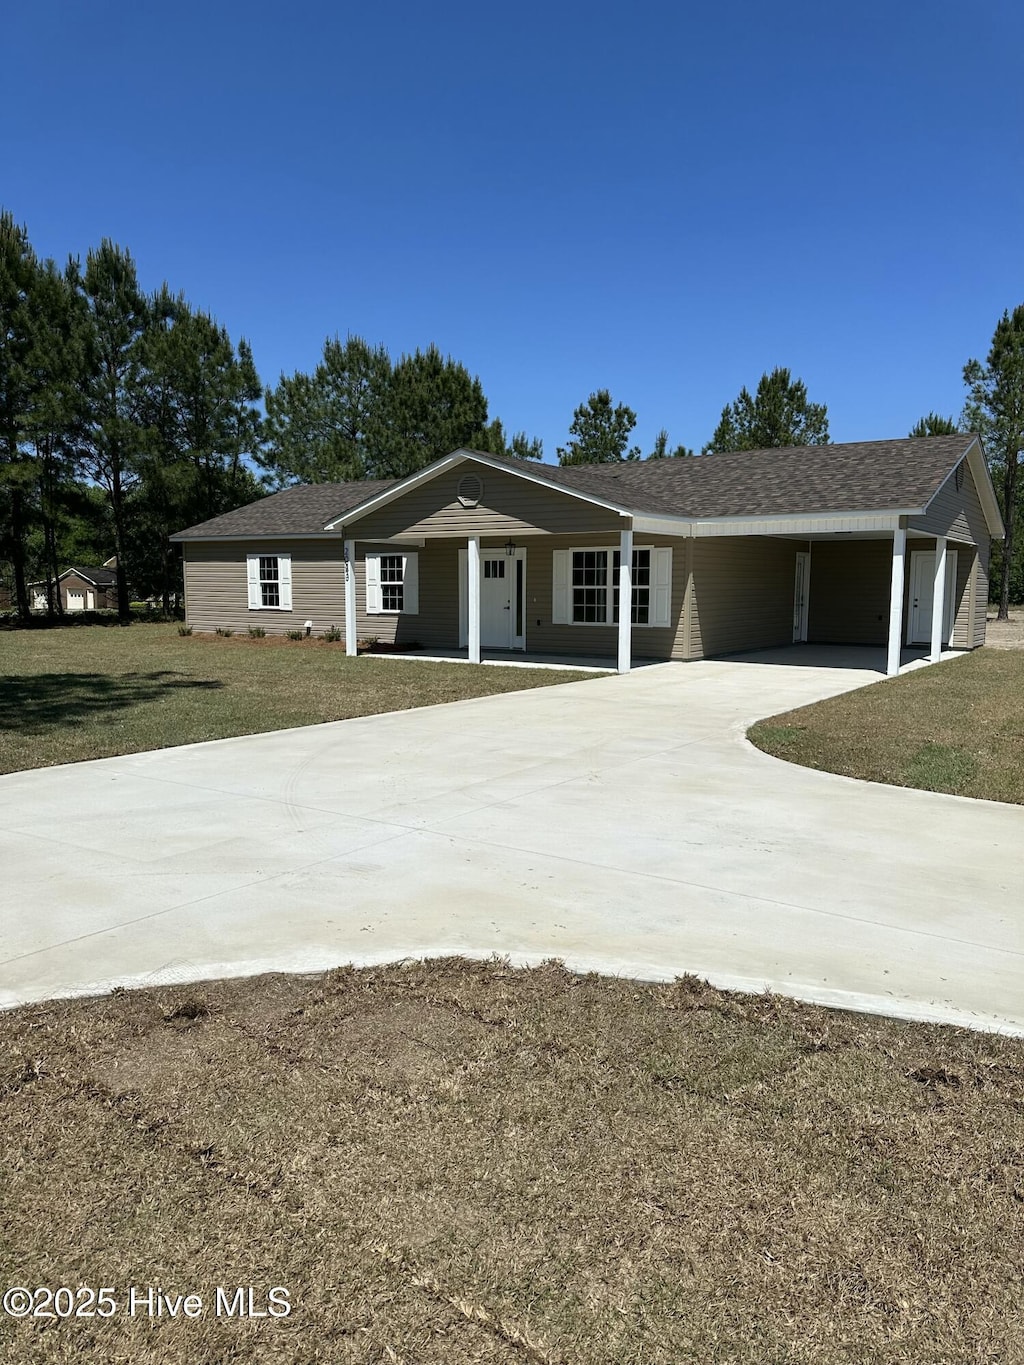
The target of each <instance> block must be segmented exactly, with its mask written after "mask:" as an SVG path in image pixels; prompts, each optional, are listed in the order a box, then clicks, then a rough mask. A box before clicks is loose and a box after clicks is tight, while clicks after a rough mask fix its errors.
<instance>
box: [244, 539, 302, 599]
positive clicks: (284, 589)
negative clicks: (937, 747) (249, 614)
mask: <svg viewBox="0 0 1024 1365" xmlns="http://www.w3.org/2000/svg"><path fill="white" fill-rule="evenodd" d="M246 561H247V565H248V576H249V610H250V611H291V609H292V557H291V555H282V554H260V553H259V552H255V553H253V554H250V555H247V556H246Z"/></svg>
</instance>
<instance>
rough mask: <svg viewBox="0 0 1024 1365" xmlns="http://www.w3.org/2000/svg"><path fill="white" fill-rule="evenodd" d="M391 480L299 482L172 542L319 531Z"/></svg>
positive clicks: (198, 527) (199, 527)
mask: <svg viewBox="0 0 1024 1365" xmlns="http://www.w3.org/2000/svg"><path fill="white" fill-rule="evenodd" d="M393 482H394V480H393V479H363V480H360V481H359V482H355V483H300V484H296V485H295V486H294V487H293V488H285V489H282V491H281V492H280V493H272V494H271V495H270V497H269V498H261V499H260V500H259V502H250V503H249V504H248V505H247V506H245V507H236V508H235V510H234V511H233V512H225V513H224V515H223V516H220V517H213V518H211V520H210V521H201V522H200V523H199V524H198V525H197V526H189V527H188V528H187V529H186V530H184V531H179V532H178V533H177V534H176V535H173V536H171V539H172V540H192V539H200V538H201V539H206V538H207V537H209V538H210V539H211V540H216V539H217V538H218V537H222V536H290V535H292V536H294V535H298V536H303V535H315V534H316V532H317V531H322V530H323V529H324V527H325V526H326V525H327V523H328V522H329V521H332V520H333V519H334V518H335V517H339V516H341V514H342V512H347V511H348V510H349V508H350V507H355V506H356V504H357V503H360V502H365V501H366V499H367V498H372V497H373V496H374V495H375V494H376V493H380V492H383V490H384V489H385V488H390V487H391V485H392V483H393Z"/></svg>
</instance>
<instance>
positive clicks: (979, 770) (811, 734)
mask: <svg viewBox="0 0 1024 1365" xmlns="http://www.w3.org/2000/svg"><path fill="white" fill-rule="evenodd" d="M748 736H749V738H750V740H751V742H752V743H753V744H756V745H757V747H758V748H759V749H764V750H765V751H766V752H767V753H770V754H774V755H775V756H776V757H777V758H785V759H788V760H789V761H790V762H791V763H801V764H803V765H804V767H807V768H820V769H822V770H824V771H825V772H832V773H843V774H844V775H845V776H847V777H859V778H864V779H866V780H867V781H869V782H889V783H891V784H893V785H894V786H897V787H921V788H923V789H924V790H926V791H939V792H951V793H952V794H953V795H955V796H974V797H982V798H984V799H986V800H989V801H1010V802H1014V803H1016V804H1018V805H1020V804H1024V650H1017V649H1011V648H1004V649H1000V650H995V649H979V650H975V652H974V653H972V654H967V655H964V656H963V657H962V658H959V659H950V660H949V661H947V662H946V663H942V664H935V665H934V666H933V667H929V668H922V669H918V670H916V671H915V672H913V673H905V674H904V675H903V676H902V677H899V678H890V679H887V680H886V681H885V682H880V683H875V684H872V686H870V687H862V688H860V689H859V690H857V691H856V692H846V693H844V694H843V695H842V696H839V697H830V698H829V699H828V700H826V701H821V702H815V703H814V704H813V705H811V706H802V707H799V708H798V709H797V710H795V711H787V712H785V713H784V714H782V715H779V716H772V717H771V719H769V720H763V721H759V722H758V724H757V725H754V726H752V727H751V728H750V730H749V731H748Z"/></svg>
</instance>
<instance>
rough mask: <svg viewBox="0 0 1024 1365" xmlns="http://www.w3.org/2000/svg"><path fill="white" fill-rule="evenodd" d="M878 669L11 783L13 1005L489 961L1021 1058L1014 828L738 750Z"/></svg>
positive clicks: (241, 748)
mask: <svg viewBox="0 0 1024 1365" xmlns="http://www.w3.org/2000/svg"><path fill="white" fill-rule="evenodd" d="M858 657H859V659H860V662H862V663H865V664H867V665H868V666H867V667H861V668H858V667H856V663H857V662H858ZM824 659H834V660H835V662H837V663H838V662H842V663H843V665H844V666H843V667H838V668H830V667H823V666H821V661H822V660H824ZM874 662H875V659H874V656H873V655H872V653H871V652H870V651H865V652H864V653H863V654H861V655H860V656H857V655H856V654H853V655H851V654H850V652H849V651H846V652H844V655H839V654H835V655H829V654H828V653H827V652H819V653H818V654H817V656H816V655H815V653H814V652H813V650H808V649H805V650H802V651H801V650H794V651H791V652H781V653H779V652H776V653H774V654H768V655H763V656H760V657H759V656H757V655H749V656H747V657H746V658H745V659H742V660H741V659H735V660H729V661H722V662H702V663H694V664H661V665H657V666H655V667H650V668H644V669H640V670H638V671H636V672H634V673H632V674H630V675H628V676H624V677H618V676H614V675H612V676H608V677H602V678H597V679H593V680H590V681H586V682H581V683H572V684H565V685H562V686H553V687H546V688H541V689H539V690H537V691H529V692H519V693H510V694H506V695H503V696H496V697H486V698H480V699H477V700H473V701H464V702H458V703H455V704H453V705H449V706H438V707H431V708H429V709H425V710H419V711H407V712H401V713H397V714H391V715H382V716H370V717H366V718H362V719H357V720H348V721H340V722H337V723H334V724H329V725H318V726H312V727H309V728H307V729H298V730H287V731H278V732H275V733H273V734H266V735H254V736H251V737H246V738H241V739H231V740H222V741H217V742H214V743H209V744H199V745H190V746H188V747H184V748H178V749H166V750H162V751H159V752H155V753H147V754H137V755H133V756H131V757H127V758H111V759H103V760H99V761H96V762H90V763H81V764H76V765H71V766H68V767H63V768H51V769H45V770H41V771H36V772H25V773H15V774H13V775H10V776H7V777H2V778H0V828H2V831H3V833H2V835H0V846H2V860H0V866H2V868H3V879H4V887H3V897H4V902H5V909H4V912H3V924H2V927H3V935H2V941H0V959H2V960H0V1003H2V1004H4V1005H12V1004H15V1003H18V1002H21V1001H27V1000H36V999H43V998H47V997H49V996H56V995H70V994H75V993H80V992H94V991H100V990H108V989H110V988H111V987H112V986H113V985H116V984H126V985H147V984H150V985H151V984H157V983H165V984H169V983H172V982H180V981H185V980H193V979H201V978H204V977H212V976H222V975H238V974H246V973H255V972H264V971H271V970H286V971H307V970H319V969H322V968H325V967H331V966H335V965H337V964H340V963H346V962H355V963H371V962H378V961H386V960H392V959H395V958H399V957H405V956H416V957H420V956H432V955H441V954H448V953H467V954H471V955H480V954H483V955H487V954H490V953H500V954H508V955H509V956H510V957H511V959H512V960H513V961H515V962H536V961H540V960H542V959H544V958H547V957H559V958H562V959H564V960H565V962H566V963H567V964H568V965H569V966H570V967H573V968H577V969H583V970H597V971H601V972H610V973H620V974H623V975H626V976H633V977H642V978H648V979H669V980H670V979H672V978H673V977H675V976H677V975H680V974H682V973H684V972H693V973H696V974H697V975H700V976H706V977H708V978H709V979H710V980H711V981H712V982H714V983H715V984H717V985H721V986H725V987H736V988H740V989H749V990H762V989H764V988H766V987H767V988H770V989H772V990H776V991H780V992H784V993H786V994H791V995H794V996H798V997H801V998H803V999H808V1000H814V1001H820V1002H823V1003H826V1004H835V1005H841V1006H846V1007H852V1008H857V1009H868V1010H873V1011H878V1012H881V1013H886V1014H894V1015H904V1016H908V1017H915V1018H922V1019H935V1020H943V1021H948V1022H952V1023H961V1024H967V1025H972V1026H976V1027H984V1028H996V1029H1006V1030H1012V1031H1014V1032H1024V934H1022V924H1024V913H1022V908H1021V887H1022V886H1024V809H1020V808H1017V807H1015V806H1004V805H998V804H995V803H990V802H980V801H969V800H964V799H960V798H957V797H951V796H942V795H935V794H932V793H927V792H918V791H906V790H901V789H898V788H893V787H882V786H873V785H869V784H866V783H861V782H855V781H852V780H849V779H846V778H841V777H835V776H831V775H828V774H824V773H818V772H812V771H809V770H807V769H803V768H797V767H793V766H791V765H789V764H786V763H782V762H780V761H778V760H776V759H773V758H770V757H768V756H767V755H764V754H761V753H759V752H757V751H756V750H754V749H753V748H752V747H751V746H750V745H749V744H748V743H747V742H746V740H745V739H744V731H745V729H746V727H747V725H748V724H749V723H750V722H752V721H753V720H755V719H757V718H759V717H763V716H768V715H772V714H773V713H775V712H778V711H782V710H785V709H786V708H788V707H792V706H796V705H800V704H802V703H804V702H809V701H813V700H816V699H818V698H821V697H827V696H830V695H833V694H835V693H839V692H844V691H847V690H849V689H851V688H854V687H859V686H862V685H864V684H866V683H869V682H874V681H876V680H877V678H878V674H877V672H875V671H874V670H873V668H872V667H871V666H870V665H871V664H873V663H874ZM366 666H367V667H369V668H380V667H389V666H400V665H392V664H391V663H389V661H387V660H367V662H366Z"/></svg>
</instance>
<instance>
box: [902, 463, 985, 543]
mask: <svg viewBox="0 0 1024 1365" xmlns="http://www.w3.org/2000/svg"><path fill="white" fill-rule="evenodd" d="M908 525H909V528H910V529H911V530H916V531H927V532H929V534H931V535H934V536H949V537H950V538H951V539H953V540H959V541H967V542H969V543H970V544H972V545H988V544H989V542H990V536H989V530H988V523H987V522H986V520H985V513H984V512H983V511H982V507H981V499H980V498H979V497H978V489H977V485H976V484H975V482H974V475H973V474H972V473H971V468H970V465H969V464H967V463H966V462H965V463H964V482H963V487H962V488H959V489H958V488H957V486H956V472H955V471H954V472H953V473H952V474H950V476H949V478H948V479H947V480H946V481H945V483H944V484H943V485H942V487H941V488H940V489H939V491H938V493H936V495H935V497H934V499H933V500H932V502H931V503H930V504H929V507H928V510H927V512H926V513H925V515H924V516H923V517H911V518H910V521H909V523H908Z"/></svg>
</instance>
